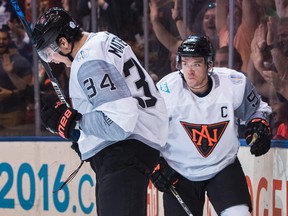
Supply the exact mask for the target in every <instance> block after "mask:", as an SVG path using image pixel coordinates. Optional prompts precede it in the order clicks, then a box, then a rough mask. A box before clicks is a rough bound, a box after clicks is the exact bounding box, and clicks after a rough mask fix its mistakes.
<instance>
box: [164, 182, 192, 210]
mask: <svg viewBox="0 0 288 216" xmlns="http://www.w3.org/2000/svg"><path fill="white" fill-rule="evenodd" d="M169 189H170V191H171V193H172V194H173V195H174V197H175V198H176V199H177V201H178V202H179V203H180V205H181V206H182V208H183V209H184V210H185V212H186V213H187V215H189V216H193V214H192V212H191V211H190V209H189V208H188V206H187V205H186V204H185V202H184V201H183V200H182V198H181V197H180V195H179V194H178V192H177V191H176V190H175V188H174V187H173V186H172V185H170V187H169Z"/></svg>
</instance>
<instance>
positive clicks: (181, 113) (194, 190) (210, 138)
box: [151, 36, 271, 216]
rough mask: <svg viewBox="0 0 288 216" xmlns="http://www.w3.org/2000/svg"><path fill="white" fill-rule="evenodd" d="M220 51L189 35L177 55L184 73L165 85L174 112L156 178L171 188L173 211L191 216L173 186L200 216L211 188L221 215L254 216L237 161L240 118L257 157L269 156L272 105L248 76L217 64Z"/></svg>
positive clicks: (169, 209)
mask: <svg viewBox="0 0 288 216" xmlns="http://www.w3.org/2000/svg"><path fill="white" fill-rule="evenodd" d="M213 56H214V50H213V47H212V45H211V42H210V41H209V39H208V38H206V37H199V36H189V37H188V38H187V39H185V40H184V41H183V42H182V44H181V46H180V47H179V49H178V52H177V59H176V63H177V68H178V69H179V71H176V72H173V73H170V74H168V75H166V76H165V77H164V78H162V79H161V80H160V81H159V82H158V83H157V87H158V89H159V91H160V93H161V95H162V96H163V97H164V100H165V103H166V107H167V110H168V116H169V133H168V140H167V143H166V145H165V147H164V148H163V150H162V152H161V155H162V157H161V159H160V162H159V164H158V166H157V168H156V169H155V170H154V172H153V173H152V175H151V180H152V182H153V183H154V185H155V186H156V188H158V189H159V190H160V191H162V192H164V193H163V200H164V212H165V216H175V215H177V216H182V215H183V216H184V215H187V214H186V212H185V211H184V210H183V208H182V207H181V205H180V204H179V203H178V202H177V199H175V197H174V196H173V194H171V192H170V190H169V187H170V186H171V185H173V187H175V189H176V190H177V192H178V193H179V195H180V197H181V198H182V199H183V201H184V202H185V203H186V205H187V206H188V208H189V209H190V210H191V212H192V214H193V215H194V216H200V215H203V205H204V201H205V195H206V193H207V196H208V198H209V200H210V202H211V203H212V205H213V207H214V209H215V210H216V212H217V214H218V215H223V216H228V215H229V216H237V215H239V216H240V215H241V216H246V215H247V216H248V215H250V212H251V211H252V205H251V200H250V196H249V191H248V186H247V183H246V179H245V175H244V173H243V170H242V168H241V164H240V162H239V160H238V158H237V153H238V149H239V146H240V143H239V139H238V134H237V122H236V120H237V119H238V118H239V119H242V120H244V121H245V122H247V125H246V132H245V136H246V141H247V144H250V145H251V148H250V151H251V154H253V155H255V156H261V155H263V154H265V153H267V152H268V150H269V149H270V143H271V131H270V127H269V124H268V122H267V117H268V115H269V114H270V113H271V108H270V107H269V106H268V105H267V103H265V102H263V101H262V100H261V97H260V95H259V94H258V93H257V92H256V90H255V88H254V86H253V85H252V83H251V82H250V81H249V80H248V79H247V77H246V76H245V75H244V74H242V73H240V72H237V71H235V70H232V69H228V68H216V67H213Z"/></svg>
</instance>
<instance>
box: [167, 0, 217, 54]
mask: <svg viewBox="0 0 288 216" xmlns="http://www.w3.org/2000/svg"><path fill="white" fill-rule="evenodd" d="M204 2H206V4H203V3H201V6H202V8H199V9H200V10H199V11H197V3H198V2H197V3H194V4H193V6H194V7H195V8H193V7H192V8H190V10H189V12H190V13H189V14H197V16H198V17H201V20H199V22H200V23H201V28H200V30H197V29H195V30H196V31H195V30H194V29H193V28H186V27H185V26H184V25H183V16H182V13H183V12H181V11H180V9H179V7H180V5H179V4H180V0H175V4H174V8H173V9H172V10H171V11H172V18H173V20H174V21H175V23H176V25H177V29H178V31H179V33H180V35H181V38H182V39H184V38H186V37H187V35H193V34H196V35H205V36H208V37H209V39H210V41H211V42H212V44H213V47H215V49H218V47H219V39H218V35H217V31H216V24H215V13H216V4H215V2H214V1H209V2H208V1H204ZM198 4H200V3H198Z"/></svg>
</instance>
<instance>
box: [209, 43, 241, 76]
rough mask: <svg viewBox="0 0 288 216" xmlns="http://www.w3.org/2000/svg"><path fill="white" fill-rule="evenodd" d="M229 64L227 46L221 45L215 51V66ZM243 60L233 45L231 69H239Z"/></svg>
mask: <svg viewBox="0 0 288 216" xmlns="http://www.w3.org/2000/svg"><path fill="white" fill-rule="evenodd" d="M228 64H229V46H223V47H221V48H219V49H217V50H216V52H215V60H214V66H215V67H228ZM242 64H243V61H242V59H241V56H240V54H239V52H238V51H237V49H236V48H235V47H233V67H232V69H234V70H237V71H241V67H242Z"/></svg>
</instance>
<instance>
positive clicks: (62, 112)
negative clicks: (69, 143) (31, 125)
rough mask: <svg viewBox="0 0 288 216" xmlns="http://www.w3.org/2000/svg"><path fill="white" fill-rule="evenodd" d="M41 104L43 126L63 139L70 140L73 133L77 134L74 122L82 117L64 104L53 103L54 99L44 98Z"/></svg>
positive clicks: (57, 101)
mask: <svg viewBox="0 0 288 216" xmlns="http://www.w3.org/2000/svg"><path fill="white" fill-rule="evenodd" d="M42 103H43V106H42V109H41V119H42V122H43V124H44V126H45V127H46V128H47V129H48V130H49V131H51V132H54V133H57V134H59V135H60V136H61V137H63V138H66V139H72V138H73V135H74V132H75V131H76V132H77V130H74V129H75V126H76V122H77V121H78V120H80V119H81V117H82V115H81V114H80V113H79V112H77V110H75V109H72V108H69V107H67V106H66V104H65V103H61V102H60V101H59V100H56V101H55V97H51V96H50V97H49V96H48V97H45V100H43V101H42ZM73 140H74V139H73ZM75 141H77V140H75Z"/></svg>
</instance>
